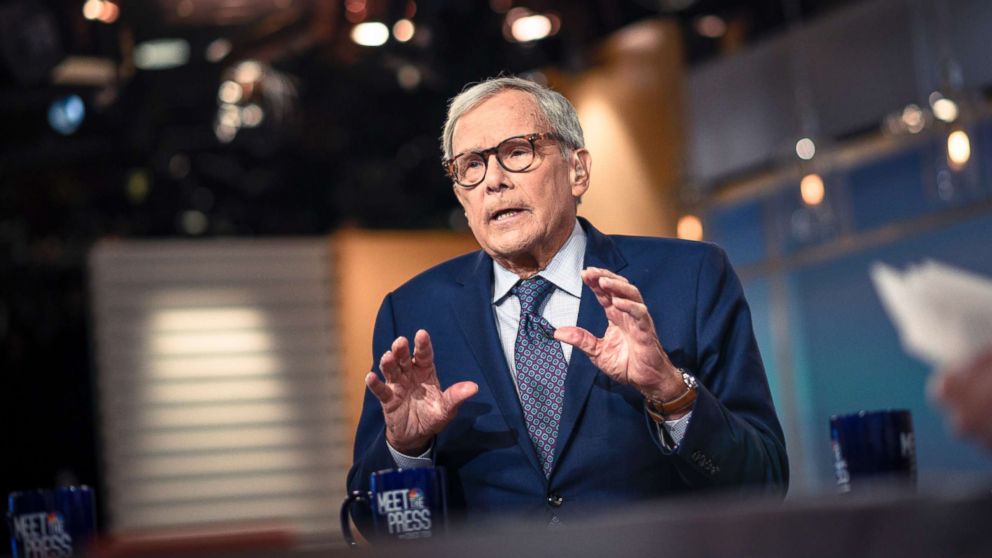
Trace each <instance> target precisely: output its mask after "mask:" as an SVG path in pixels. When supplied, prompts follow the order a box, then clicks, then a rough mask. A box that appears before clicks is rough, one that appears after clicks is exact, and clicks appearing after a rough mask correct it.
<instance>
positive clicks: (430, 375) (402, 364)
mask: <svg viewBox="0 0 992 558" xmlns="http://www.w3.org/2000/svg"><path fill="white" fill-rule="evenodd" d="M413 343H414V350H413V354H410V343H409V341H407V339H406V338H405V337H398V338H396V340H395V341H393V345H392V347H391V348H390V350H388V351H386V352H385V353H384V354H383V355H382V358H381V359H380V360H379V370H381V371H382V375H383V377H384V378H385V380H386V381H385V382H383V381H382V380H380V379H379V377H378V376H376V374H375V373H374V372H369V374H368V375H367V376H365V385H366V386H368V388H369V390H370V391H372V394H373V395H375V397H376V399H378V400H379V402H380V403H381V404H382V414H383V417H384V418H385V421H386V441H388V442H389V444H390V445H391V446H393V448H394V449H395V450H397V451H399V452H400V453H403V454H405V455H411V456H416V455H420V454H421V453H423V452H424V451H425V450H426V449H427V448H428V447H429V445H430V442H431V440H432V439H433V438H434V436H435V435H437V434H438V433H439V432H441V430H443V429H444V427H445V426H447V425H448V423H449V422H451V420H452V419H454V418H455V415H456V414H457V412H458V407H459V406H460V405H461V404H462V403H464V402H465V400H466V399H468V398H469V397H472V396H473V395H475V394H476V393H478V391H479V386H478V384H476V383H475V382H458V383H456V384H454V385H452V386H450V387H449V388H448V389H446V390H442V389H441V384H440V382H439V381H438V378H437V369H436V368H435V367H434V348H433V347H432V346H431V338H430V335H428V334H427V332H426V331H425V330H422V329H421V330H418V331H417V333H416V335H415V336H414V339H413Z"/></svg>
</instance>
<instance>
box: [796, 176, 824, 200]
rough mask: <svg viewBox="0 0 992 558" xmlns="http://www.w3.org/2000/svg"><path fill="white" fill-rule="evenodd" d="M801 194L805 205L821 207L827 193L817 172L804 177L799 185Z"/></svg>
mask: <svg viewBox="0 0 992 558" xmlns="http://www.w3.org/2000/svg"><path fill="white" fill-rule="evenodd" d="M799 193H800V194H801V195H802V198H803V203H805V204H806V205H820V203H821V202H823V196H824V194H825V193H826V192H825V189H824V186H823V178H821V177H820V175H818V174H816V173H815V172H811V173H809V174H807V175H806V176H804V177H803V180H802V182H800V183H799Z"/></svg>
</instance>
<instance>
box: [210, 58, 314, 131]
mask: <svg viewBox="0 0 992 558" xmlns="http://www.w3.org/2000/svg"><path fill="white" fill-rule="evenodd" d="M296 100H297V95H296V88H295V86H294V84H293V79H292V78H291V77H290V76H288V75H285V74H283V73H282V72H280V71H279V70H277V69H275V68H273V67H272V66H269V65H268V64H265V63H263V62H259V61H258V60H242V61H240V62H237V63H235V64H233V65H231V66H229V67H228V68H227V69H225V70H224V72H223V73H222V75H221V82H220V84H219V86H218V87H217V115H216V117H215V119H214V134H215V135H216V136H217V139H218V140H220V142H221V143H230V142H232V141H234V139H235V137H236V136H237V135H238V134H239V133H240V132H241V131H242V130H243V129H246V128H259V127H262V126H266V127H269V129H270V131H271V130H272V128H271V127H272V126H275V127H278V126H281V125H284V124H286V123H287V121H288V120H289V119H290V118H291V117H292V115H293V114H294V112H295V110H296Z"/></svg>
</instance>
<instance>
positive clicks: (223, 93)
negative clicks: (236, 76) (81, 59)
mask: <svg viewBox="0 0 992 558" xmlns="http://www.w3.org/2000/svg"><path fill="white" fill-rule="evenodd" d="M244 91H245V90H244V88H242V87H241V84H240V83H238V82H236V81H234V80H230V79H228V80H225V81H224V82H222V83H221V84H220V89H219V90H218V91H217V99H218V100H220V101H221V102H222V103H228V104H233V103H237V102H238V101H240V100H241V97H242V96H243V95H244Z"/></svg>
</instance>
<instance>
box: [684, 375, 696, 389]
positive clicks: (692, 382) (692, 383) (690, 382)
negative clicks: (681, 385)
mask: <svg viewBox="0 0 992 558" xmlns="http://www.w3.org/2000/svg"><path fill="white" fill-rule="evenodd" d="M682 381H684V382H685V385H687V386H689V387H690V388H692V389H695V388H696V386H697V385H698V383H697V382H696V377H695V376H693V375H692V374H690V373H688V372H682Z"/></svg>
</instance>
